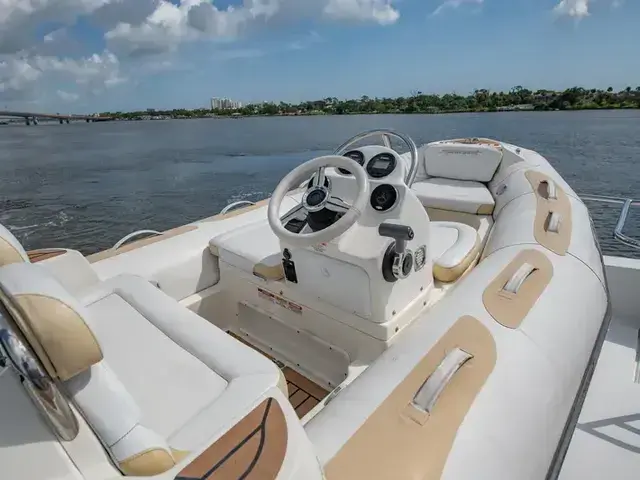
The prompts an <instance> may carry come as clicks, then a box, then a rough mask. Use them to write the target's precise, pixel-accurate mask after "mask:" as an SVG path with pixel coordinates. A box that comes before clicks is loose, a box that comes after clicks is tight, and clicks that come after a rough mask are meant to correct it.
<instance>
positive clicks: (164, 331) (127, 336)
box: [81, 275, 282, 450]
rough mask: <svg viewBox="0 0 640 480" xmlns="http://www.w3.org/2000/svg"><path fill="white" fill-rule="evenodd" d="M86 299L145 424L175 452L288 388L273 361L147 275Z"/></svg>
mask: <svg viewBox="0 0 640 480" xmlns="http://www.w3.org/2000/svg"><path fill="white" fill-rule="evenodd" d="M81 302H82V303H83V304H84V305H85V306H86V308H87V309H88V311H89V314H90V316H89V321H88V324H89V326H90V327H91V329H92V330H93V332H94V333H95V335H96V337H97V338H98V341H99V343H100V345H101V347H102V351H103V353H104V358H105V360H106V361H107V362H108V364H109V367H110V368H111V370H113V372H114V373H115V375H116V376H117V377H118V379H119V380H120V381H121V382H122V384H123V385H124V387H125V389H126V390H127V391H128V392H129V394H130V395H131V396H132V397H133V399H134V400H135V402H136V403H137V404H138V407H139V408H140V411H141V412H142V423H143V424H144V425H145V426H146V427H148V428H150V429H152V430H153V431H155V432H156V433H158V434H159V435H160V436H161V437H163V438H165V439H166V440H167V442H168V444H169V445H170V446H171V447H172V448H175V449H180V450H190V449H192V448H194V447H195V446H197V445H199V444H201V443H202V442H204V441H206V440H207V439H208V438H210V437H211V436H213V435H215V433H216V432H219V431H220V430H221V429H223V428H225V427H228V426H229V424H230V423H232V420H233V419H237V418H239V417H241V416H242V415H243V414H244V413H245V412H247V411H249V410H250V408H251V406H252V405H254V404H255V402H256V400H257V399H260V398H261V397H262V396H263V395H264V394H265V392H266V391H267V390H269V389H271V388H273V387H278V386H282V381H281V372H280V370H279V369H278V368H277V367H276V365H275V364H274V363H273V362H271V361H270V360H268V359H267V358H266V357H264V356H262V355H261V354H259V353H258V352H256V351H255V350H253V349H251V348H249V347H247V346H246V345H243V344H242V343H241V342H239V341H237V340H235V339H234V338H233V337H231V336H230V335H228V334H227V333H226V332H224V331H222V330H220V329H219V328H217V327H216V326H214V325H212V324H211V323H209V322H208V321H206V320H205V319H203V318H202V317H200V316H198V315H197V314H195V313H193V312H192V311H190V310H188V309H186V308H184V307H183V306H181V305H180V304H179V303H177V302H176V301H175V300H173V299H172V298H170V297H168V296H167V295H165V294H164V293H162V292H161V291H160V290H158V289H157V288H155V287H154V286H153V285H151V284H150V283H149V282H147V281H145V280H144V279H142V278H140V277H135V276H130V275H121V276H119V277H114V278H112V279H110V280H107V281H105V282H103V283H102V284H101V285H100V286H99V287H97V288H95V289H94V290H93V291H92V292H91V293H89V294H88V295H85V296H84V297H83V298H82V299H81Z"/></svg>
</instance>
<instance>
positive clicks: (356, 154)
mask: <svg viewBox="0 0 640 480" xmlns="http://www.w3.org/2000/svg"><path fill="white" fill-rule="evenodd" d="M342 156H343V157H347V158H350V159H351V160H354V161H356V162H357V163H359V164H360V166H361V167H364V154H363V153H362V152H361V151H360V150H351V151H350V152H347V153H345V154H343V155H342ZM338 171H339V172H340V173H341V174H343V175H351V172H350V171H349V170H346V169H344V168H338Z"/></svg>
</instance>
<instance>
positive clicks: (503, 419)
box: [0, 130, 640, 480]
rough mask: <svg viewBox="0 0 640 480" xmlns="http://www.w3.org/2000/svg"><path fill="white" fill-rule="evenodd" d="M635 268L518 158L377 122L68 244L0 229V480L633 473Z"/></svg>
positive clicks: (638, 301) (500, 149)
mask: <svg viewBox="0 0 640 480" xmlns="http://www.w3.org/2000/svg"><path fill="white" fill-rule="evenodd" d="M379 136H380V137H381V138H383V139H384V142H383V145H376V144H373V142H372V140H371V139H372V138H373V137H379ZM393 137H395V138H396V139H398V140H400V141H402V142H403V143H404V144H405V145H406V147H407V149H408V152H407V153H404V154H400V153H398V152H397V151H396V150H394V149H392V148H391V142H390V138H393ZM369 143H371V144H369ZM599 200H603V199H599ZM604 200H605V201H608V202H611V203H622V204H623V210H622V215H621V219H620V222H619V224H618V227H617V229H616V235H617V236H618V237H619V238H620V239H622V240H623V241H624V242H626V243H627V244H632V245H636V246H638V244H637V242H634V241H633V240H631V239H629V238H628V237H626V236H624V234H622V228H623V225H624V219H625V218H626V215H627V213H628V211H629V207H631V206H632V205H633V202H632V201H631V200H619V199H604ZM239 206H241V207H242V208H240V209H238V208H237V207H239ZM141 233H151V234H152V235H153V236H151V237H148V238H144V239H142V240H138V241H135V242H133V243H131V242H128V241H129V240H131V239H133V238H135V237H136V236H137V235H139V234H141ZM127 242H128V243H127ZM639 280H640V261H637V260H628V259H624V258H616V257H605V258H604V260H603V257H602V255H601V253H600V250H599V246H598V241H597V239H596V236H595V233H594V229H593V227H592V222H591V218H590V216H589V212H588V209H587V207H586V206H585V204H584V203H583V200H582V199H581V198H580V197H579V196H578V195H577V194H576V193H575V192H574V191H573V190H572V189H571V187H570V186H569V185H568V184H567V183H566V182H565V181H564V180H563V179H562V177H561V176H560V175H559V174H558V173H557V172H556V171H555V170H554V169H553V168H552V167H551V165H550V164H549V163H548V162H547V160H545V159H544V158H543V157H542V156H540V155H539V154H537V153H536V152H534V151H532V150H528V149H526V148H522V147H517V146H515V145H511V144H507V143H503V142H498V141H495V140H489V139H456V140H447V141H440V142H434V143H430V144H427V145H424V146H421V147H420V148H417V147H416V145H415V144H414V142H413V141H412V140H411V139H410V138H409V137H407V136H405V135H402V134H398V133H394V132H391V131H386V130H382V131H373V132H366V133H364V134H361V135H358V136H357V137H354V138H353V139H351V140H349V141H347V142H346V143H345V144H344V145H342V146H340V147H339V148H338V149H337V150H336V152H335V155H330V156H324V157H319V158H315V159H313V160H310V161H308V162H306V163H304V164H303V165H301V166H299V167H297V168H295V169H294V170H293V171H291V172H290V173H289V174H288V175H286V176H285V177H284V179H283V180H282V181H281V182H280V184H279V185H278V187H277V188H276V190H275V191H274V193H273V195H272V197H271V198H270V199H267V200H264V201H262V202H259V203H257V204H251V205H236V204H233V205H230V206H229V207H228V208H227V209H225V210H224V211H223V212H222V213H221V214H219V215H216V216H214V217H211V218H207V219H203V220H200V221H197V222H194V223H190V224H188V225H185V226H181V227H179V228H176V229H173V230H170V231H167V232H164V233H158V232H153V231H151V232H149V231H141V232H136V233H134V234H132V235H129V236H127V237H125V239H123V241H122V242H118V244H117V245H116V246H115V247H114V248H113V249H111V250H108V251H105V252H101V253H98V254H94V255H91V256H88V257H85V256H83V255H82V254H81V253H79V252H77V251H74V250H66V249H48V250H37V251H31V252H26V251H25V250H24V249H23V247H22V246H21V245H20V243H19V242H18V241H17V240H16V238H15V237H14V236H13V235H12V234H11V233H10V232H9V231H8V230H7V229H5V228H4V227H2V228H1V229H0V306H1V308H0V478H2V479H5V478H6V479H11V480H35V479H43V480H54V479H55V480H62V479H65V480H66V479H69V480H71V479H74V480H77V479H87V480H94V479H95V480H111V479H117V478H122V477H132V478H135V477H152V478H157V479H163V480H169V479H171V480H187V479H189V480H195V479H198V480H205V479H206V480H212V479H275V478H278V479H305V480H307V479H308V480H313V479H321V478H328V479H330V480H332V479H336V480H337V479H374V478H380V479H436V478H445V479H456V480H459V479H505V480H506V479H509V480H512V479H542V478H548V479H555V478H560V479H562V480H573V479H587V478H610V479H632V478H634V479H635V478H637V476H638V474H639V472H640V435H639V434H640V423H638V422H640V414H639V413H638V410H639V409H640V385H638V383H640V368H639V367H638V358H640V353H638V352H640V347H639V345H640V341H639V335H638V331H639V328H640V320H639V319H638V315H637V312H638V311H640V310H639V308H638V307H639V305H640V295H638V293H639V291H638V284H639Z"/></svg>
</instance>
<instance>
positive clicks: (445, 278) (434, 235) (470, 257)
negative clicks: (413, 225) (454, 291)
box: [431, 222, 480, 283]
mask: <svg viewBox="0 0 640 480" xmlns="http://www.w3.org/2000/svg"><path fill="white" fill-rule="evenodd" d="M479 254H480V237H479V235H478V232H477V231H476V230H475V229H474V228H473V227H470V226H469V225H465V224H464V223H457V222H431V258H432V259H433V276H434V278H435V279H436V280H439V281H441V282H445V283H449V282H454V281H456V280H457V279H458V278H460V276H462V274H463V273H465V272H466V271H467V269H468V268H469V267H470V266H471V265H472V263H473V262H474V261H475V260H477V258H478V256H479Z"/></svg>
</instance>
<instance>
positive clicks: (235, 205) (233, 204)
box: [220, 200, 255, 215]
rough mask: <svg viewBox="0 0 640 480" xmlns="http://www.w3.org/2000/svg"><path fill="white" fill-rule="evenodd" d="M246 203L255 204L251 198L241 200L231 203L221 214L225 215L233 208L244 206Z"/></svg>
mask: <svg viewBox="0 0 640 480" xmlns="http://www.w3.org/2000/svg"><path fill="white" fill-rule="evenodd" d="M246 205H255V203H254V202H250V201H249V200H239V201H237V202H233V203H230V204H229V205H227V206H226V207H224V208H223V209H222V210H220V215H224V214H225V213H229V212H230V211H231V210H235V209H236V208H239V207H244V206H246Z"/></svg>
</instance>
